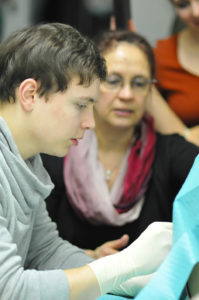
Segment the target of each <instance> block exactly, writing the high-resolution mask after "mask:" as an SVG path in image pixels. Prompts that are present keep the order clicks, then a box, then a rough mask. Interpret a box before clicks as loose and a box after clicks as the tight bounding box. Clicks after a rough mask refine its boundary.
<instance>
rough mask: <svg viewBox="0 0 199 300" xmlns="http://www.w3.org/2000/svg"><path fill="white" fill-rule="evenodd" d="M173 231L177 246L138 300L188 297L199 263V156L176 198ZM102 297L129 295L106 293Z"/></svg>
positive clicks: (114, 299) (109, 299)
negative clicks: (190, 284)
mask: <svg viewBox="0 0 199 300" xmlns="http://www.w3.org/2000/svg"><path fill="white" fill-rule="evenodd" d="M173 231H174V232H173V245H172V249H171V251H170V253H169V255H168V256H167V258H166V259H165V261H164V262H163V263H162V265H161V266H160V267H159V269H158V270H157V272H156V274H155V276H154V277H153V278H152V279H151V281H150V282H149V284H148V285H147V286H146V287H145V288H144V289H143V290H142V291H141V292H140V293H139V295H138V296H137V297H136V298H135V299H136V300H149V299H153V300H160V299H161V300H168V299H169V300H183V299H187V296H186V292H185V285H186V283H187V280H188V278H189V276H190V274H191V271H192V270H193V268H194V266H195V265H196V263H198V262H199V238H198V237H199V155H198V156H197V157H196V159H195V162H194V164H193V167H192V169H191V171H190V173H189V175H188V177H187V179H186V181H185V182H184V184H183V186H182V188H181V190H180V191H179V193H178V195H177V196H176V198H175V201H174V205H173ZM154 246H155V245H154ZM99 299H100V300H120V299H125V298H123V297H118V296H111V295H110V296H109V295H105V296H103V297H100V298H99Z"/></svg>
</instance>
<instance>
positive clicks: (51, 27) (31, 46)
mask: <svg viewBox="0 0 199 300" xmlns="http://www.w3.org/2000/svg"><path fill="white" fill-rule="evenodd" d="M73 75H78V76H79V78H80V82H79V83H80V84H86V85H89V84H90V83H91V81H92V80H93V79H94V77H95V76H97V77H98V78H100V79H101V80H103V79H104V78H105V76H106V65H105V61H104V59H103V58H102V56H101V55H100V53H99V50H98V48H97V47H96V46H95V44H94V43H93V42H92V41H91V40H90V39H89V38H87V37H84V36H82V35H81V34H80V33H79V32H78V31H77V30H76V29H74V28H73V27H71V26H69V25H65V24H60V23H51V24H40V25H35V26H32V27H31V28H25V29H22V30H19V31H17V32H15V33H13V34H12V35H11V36H10V37H9V38H7V39H6V40H5V41H4V42H2V43H1V45H0V101H10V100H11V99H12V100H13V101H15V90H16V88H17V87H18V86H19V85H20V83H21V82H22V81H23V80H25V79H27V78H34V79H35V80H36V81H38V82H39V89H38V93H39V94H40V96H43V95H45V94H48V93H50V92H52V91H55V92H56V91H64V90H66V89H67V87H68V84H69V82H70V80H71V79H72V77H73Z"/></svg>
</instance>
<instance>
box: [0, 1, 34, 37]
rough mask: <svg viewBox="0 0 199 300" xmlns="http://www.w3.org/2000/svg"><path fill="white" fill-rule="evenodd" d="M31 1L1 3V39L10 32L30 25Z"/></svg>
mask: <svg viewBox="0 0 199 300" xmlns="http://www.w3.org/2000/svg"><path fill="white" fill-rule="evenodd" d="M31 4H32V0H9V1H5V2H3V3H2V4H1V5H2V12H3V32H2V38H5V37H7V36H8V35H9V34H10V33H11V32H13V31H15V30H17V29H20V28H22V27H24V26H28V25H30V24H31V8H32V5H31Z"/></svg>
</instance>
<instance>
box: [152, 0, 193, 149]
mask: <svg viewBox="0 0 199 300" xmlns="http://www.w3.org/2000/svg"><path fill="white" fill-rule="evenodd" d="M170 2H171V3H172V4H173V5H174V7H175V9H176V13H177V14H178V16H179V17H180V18H181V20H182V21H183V22H184V23H185V24H186V25H187V26H186V28H185V29H183V30H182V31H181V32H180V33H178V34H174V35H172V36H171V37H169V38H167V39H165V40H161V41H158V43H157V46H156V47H155V49H154V53H155V57H156V79H157V80H158V83H157V87H158V89H159V91H160V93H161V94H159V93H158V91H157V90H156V89H155V88H154V93H153V96H152V97H151V102H150V106H149V107H148V111H149V112H150V113H151V114H152V115H153V117H154V119H155V125H156V130H158V131H160V132H162V133H171V132H178V133H180V134H182V135H184V137H185V138H187V139H188V140H189V141H191V142H194V143H196V144H198V145H199V126H198V125H199V95H198V87H199V1H197V0H170ZM161 96H163V97H164V98H165V99H166V101H167V102H166V101H164V99H163V98H162V97H161ZM168 104H169V105H168Z"/></svg>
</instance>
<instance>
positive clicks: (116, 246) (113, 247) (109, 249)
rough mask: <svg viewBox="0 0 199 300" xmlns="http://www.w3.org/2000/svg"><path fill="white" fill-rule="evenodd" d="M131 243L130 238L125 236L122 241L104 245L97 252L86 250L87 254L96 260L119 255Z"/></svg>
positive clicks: (118, 240)
mask: <svg viewBox="0 0 199 300" xmlns="http://www.w3.org/2000/svg"><path fill="white" fill-rule="evenodd" d="M128 241H129V236H128V235H127V234H124V235H123V236H122V237H121V238H120V239H117V240H113V241H109V242H106V243H104V244H102V245H101V246H99V247H97V248H96V249H95V250H90V249H89V250H85V252H86V254H87V255H89V256H91V257H92V258H94V259H98V258H101V257H103V256H107V255H110V254H114V253H117V252H118V251H119V250H120V249H122V248H124V247H126V245H127V244H128Z"/></svg>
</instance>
